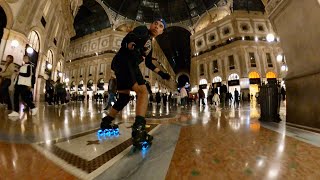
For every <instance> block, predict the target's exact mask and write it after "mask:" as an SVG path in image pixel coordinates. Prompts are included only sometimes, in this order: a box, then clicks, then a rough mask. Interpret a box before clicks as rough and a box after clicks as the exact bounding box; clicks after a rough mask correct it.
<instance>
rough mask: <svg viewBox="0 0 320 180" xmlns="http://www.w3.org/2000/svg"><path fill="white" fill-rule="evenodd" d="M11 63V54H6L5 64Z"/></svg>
mask: <svg viewBox="0 0 320 180" xmlns="http://www.w3.org/2000/svg"><path fill="white" fill-rule="evenodd" d="M11 63H13V56H12V55H8V56H7V57H6V64H8V65H9V64H11Z"/></svg>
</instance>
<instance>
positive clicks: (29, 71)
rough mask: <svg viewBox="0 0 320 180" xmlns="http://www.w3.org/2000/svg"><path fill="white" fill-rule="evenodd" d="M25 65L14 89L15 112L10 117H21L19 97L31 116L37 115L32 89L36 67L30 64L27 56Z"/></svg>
mask: <svg viewBox="0 0 320 180" xmlns="http://www.w3.org/2000/svg"><path fill="white" fill-rule="evenodd" d="M23 62H24V64H23V65H22V66H21V67H20V70H19V75H18V77H17V79H16V85H15V89H14V111H12V113H10V114H9V117H14V116H19V97H20V96H21V99H22V100H23V101H24V103H25V104H27V106H28V107H29V108H30V109H31V114H32V115H36V114H37V112H38V108H36V106H35V105H34V103H33V102H32V101H33V100H32V96H30V94H32V92H31V88H32V87H33V82H32V79H33V78H32V76H34V67H33V65H32V64H31V62H30V58H29V56H27V55H24V56H23Z"/></svg>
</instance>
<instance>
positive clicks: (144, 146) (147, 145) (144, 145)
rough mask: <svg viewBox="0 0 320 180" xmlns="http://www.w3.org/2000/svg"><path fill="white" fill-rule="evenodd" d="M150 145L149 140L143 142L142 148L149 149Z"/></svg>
mask: <svg viewBox="0 0 320 180" xmlns="http://www.w3.org/2000/svg"><path fill="white" fill-rule="evenodd" d="M148 147H149V143H148V142H146V141H145V142H143V143H142V144H141V150H143V151H144V150H147V149H148Z"/></svg>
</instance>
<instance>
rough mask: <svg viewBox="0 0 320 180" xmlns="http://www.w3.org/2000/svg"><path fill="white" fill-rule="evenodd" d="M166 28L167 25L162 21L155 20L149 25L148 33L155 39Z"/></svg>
mask: <svg viewBox="0 0 320 180" xmlns="http://www.w3.org/2000/svg"><path fill="white" fill-rule="evenodd" d="M166 27H167V24H166V22H165V20H164V19H162V18H157V19H155V20H154V21H153V23H151V25H150V28H149V30H150V32H151V36H152V37H154V38H155V37H157V36H159V35H160V34H162V33H163V30H164V29H165V28H166Z"/></svg>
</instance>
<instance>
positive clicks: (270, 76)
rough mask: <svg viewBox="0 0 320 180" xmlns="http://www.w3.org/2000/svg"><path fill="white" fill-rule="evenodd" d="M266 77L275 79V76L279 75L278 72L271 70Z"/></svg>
mask: <svg viewBox="0 0 320 180" xmlns="http://www.w3.org/2000/svg"><path fill="white" fill-rule="evenodd" d="M266 77H267V79H273V78H277V75H276V73H274V72H271V71H270V72H268V73H267V74H266Z"/></svg>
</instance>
